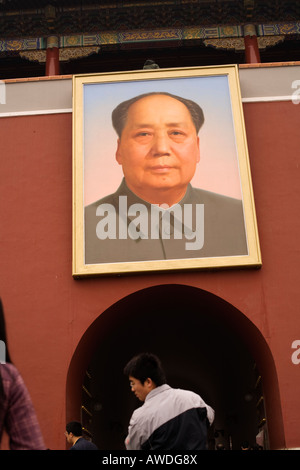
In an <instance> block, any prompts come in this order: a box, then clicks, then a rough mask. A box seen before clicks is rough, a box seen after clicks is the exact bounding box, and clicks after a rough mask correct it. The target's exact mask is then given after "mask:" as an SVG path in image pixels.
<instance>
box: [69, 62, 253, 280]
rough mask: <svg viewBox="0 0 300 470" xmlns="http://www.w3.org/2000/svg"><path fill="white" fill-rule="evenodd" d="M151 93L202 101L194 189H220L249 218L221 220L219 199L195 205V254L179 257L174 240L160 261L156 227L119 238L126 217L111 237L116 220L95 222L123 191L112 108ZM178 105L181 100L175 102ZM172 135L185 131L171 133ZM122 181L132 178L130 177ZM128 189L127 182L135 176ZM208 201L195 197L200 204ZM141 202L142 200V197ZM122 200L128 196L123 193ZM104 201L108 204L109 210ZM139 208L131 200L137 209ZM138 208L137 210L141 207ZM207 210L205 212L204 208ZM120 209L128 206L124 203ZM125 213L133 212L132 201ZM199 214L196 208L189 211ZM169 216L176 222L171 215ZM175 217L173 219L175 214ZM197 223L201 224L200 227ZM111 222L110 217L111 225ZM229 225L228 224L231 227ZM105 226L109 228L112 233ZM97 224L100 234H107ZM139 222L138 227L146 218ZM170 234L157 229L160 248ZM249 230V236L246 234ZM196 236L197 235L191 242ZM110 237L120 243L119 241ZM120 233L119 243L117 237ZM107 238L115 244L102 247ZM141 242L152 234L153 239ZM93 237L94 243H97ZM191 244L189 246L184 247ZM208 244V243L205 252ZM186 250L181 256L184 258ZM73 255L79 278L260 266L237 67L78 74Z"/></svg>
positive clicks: (75, 82)
mask: <svg viewBox="0 0 300 470" xmlns="http://www.w3.org/2000/svg"><path fill="white" fill-rule="evenodd" d="M145 93H154V94H155V95H156V93H160V94H163V95H165V94H166V93H170V94H171V97H170V96H168V98H167V99H168V100H169V103H170V99H171V101H172V100H173V101H172V103H174V95H175V98H176V96H177V97H178V96H179V97H182V98H185V99H188V100H192V101H193V102H196V103H197V104H198V105H199V106H200V107H201V109H202V110H203V113H204V124H203V126H202V128H201V130H200V132H199V136H200V144H199V146H200V162H199V165H197V171H196V173H195V175H194V177H193V180H192V188H196V190H197V194H198V189H199V188H200V191H203V192H205V193H206V192H207V194H209V195H212V196H211V197H212V198H214V195H216V197H217V196H218V195H221V196H222V200H223V197H224V200H226V201H233V200H234V201H239V202H238V204H239V207H241V208H242V217H243V221H242V222H241V220H239V221H238V222H237V220H238V219H235V218H234V216H233V215H232V214H231V212H230V214H231V215H230V216H228V217H227V216H226V219H224V220H225V222H226V223H224V220H223V221H221V219H220V223H219V222H218V220H219V219H218V218H219V215H218V214H221V213H224V214H225V209H222V210H221V209H220V210H219V209H216V211H217V212H213V211H214V209H213V207H217V205H218V203H217V202H214V203H212V204H215V206H213V205H210V202H209V203H208V202H203V204H196V207H197V211H198V209H199V212H197V211H196V213H195V214H196V215H194V216H190V217H194V221H192V222H191V224H194V225H193V227H195V223H196V222H197V223H196V229H195V230H194V231H193V230H192V232H191V233H192V235H191V234H190V235H189V237H190V238H189V240H194V244H195V246H196V248H197V249H196V248H195V249H194V247H193V246H192V245H190V246H191V247H190V248H189V250H190V251H189V252H187V251H186V252H183V254H182V253H181V252H180V248H178V249H177V248H176V247H177V246H178V247H179V242H178V240H176V241H174V247H175V248H174V249H173V248H172V249H173V251H172V249H170V253H171V255H170V256H169V257H168V259H167V257H166V255H165V254H164V255H163V256H165V257H163V256H160V255H159V254H158V253H159V252H158V251H157V253H156V251H155V250H156V248H153V250H152V248H151V244H150V243H152V241H153V240H152V239H151V236H152V234H151V233H150V228H149V234H148V232H147V235H143V234H141V232H139V231H138V226H137V225H138V224H137V223H136V225H135V226H134V230H135V232H134V236H133V235H131V233H132V232H130V231H129V225H128V227H127V228H128V232H127V231H126V233H125V236H124V234H123V235H122V237H121V235H120V230H121V229H120V225H121V219H119V222H118V223H119V229H118V230H119V231H118V230H117V235H116V231H115V232H114V235H111V232H109V230H110V225H109V224H110V220H112V221H113V220H114V219H109V220H108V219H107V220H105V223H104V219H103V216H104V212H103V213H102V219H101V220H102V222H101V224H102V225H101V227H100V225H99V222H97V221H99V220H100V219H99V217H98V216H97V215H96V212H95V210H97V208H98V207H99V208H101V209H102V208H104V209H107V207H109V208H110V207H113V206H112V205H111V204H110V202H111V199H110V198H109V197H108V198H107V195H108V194H117V193H116V191H117V187H118V185H119V183H120V181H121V179H122V178H123V174H122V169H124V168H123V167H122V165H118V164H117V162H116V160H115V158H114V155H115V154H116V150H117V148H118V136H117V134H116V132H115V130H114V129H113V126H112V121H111V113H112V110H113V109H114V108H115V107H116V106H118V104H120V103H121V102H123V101H126V100H130V99H131V98H133V97H136V96H140V95H143V94H145ZM175 101H176V102H177V100H176V99H175ZM144 102H145V100H144ZM179 105H180V106H182V103H179ZM168 109H169V108H168ZM174 135H178V134H177V133H174ZM163 171H164V169H163ZM125 181H126V183H127V180H126V178H125ZM128 187H130V186H129V182H128ZM131 189H132V187H131ZM133 193H134V191H133ZM119 194H121V193H119ZM131 195H132V193H131ZM199 197H200V196H199ZM201 197H202V196H201ZM201 197H200V199H199V200H198V202H199V201H200V202H201V201H202V199H201ZM208 198H210V196H208ZM138 200H139V202H141V199H140V198H139V199H138ZM216 200H217V199H216ZM94 201H98V202H94ZM119 201H121V199H120V198H119ZM203 201H206V199H203ZM208 201H210V199H208ZM126 202H127V199H126ZM149 202H150V203H151V207H154V206H155V203H154V206H153V201H146V202H145V207H146V205H147V204H148V203H149ZM98 203H99V204H98ZM97 204H98V205H97ZM103 204H108V205H107V206H104V205H103ZM187 205H188V204H186V205H183V206H184V207H183V209H184V210H185V209H187ZM191 206H192V204H191ZM87 207H92V208H93V211H92V212H91V210H90V209H87ZM132 207H133V206H129V208H130V209H131V208H132ZM134 207H138V206H135V205H134ZM139 207H140V206H139ZM200 207H202V208H203V211H202V212H201V211H200ZM224 207H225V206H224ZM228 207H229V206H228ZM142 209H143V207H142ZM118 210H119V211H121V209H120V207H119V209H118ZM118 210H117V212H116V213H115V212H113V215H115V217H116V220H117V217H118ZM126 210H128V207H127V206H126ZM193 210H194V209H191V211H193ZM226 210H227V209H226ZM218 211H219V212H218ZM88 213H92V214H93V219H92V222H90V220H91V219H90V216H88V215H87V214H88ZM170 213H171V217H172V216H173V215H174V214H175V212H174V213H173V212H172V208H171V209H170ZM97 214H99V212H97ZM105 214H107V212H105ZM128 214H129V212H128V213H126V216H128ZM135 214H136V215H137V218H138V215H140V214H141V212H135ZM193 214H194V213H193ZM204 214H205V215H204ZM210 214H214V215H213V216H211V218H212V220H213V222H212V225H211V228H210V229H209V227H210V222H207V221H208V220H209V219H208V217H210ZM216 214H217V215H216ZM228 214H229V212H228ZM197 215H198V216H199V225H198V221H197V220H196V217H197ZM94 216H95V219H94ZM88 217H89V218H88ZM97 217H98V218H97ZM168 217H170V216H168ZM174 217H175V216H174ZM206 217H207V218H206ZM137 218H136V220H137ZM143 220H144V219H143ZM151 220H152V219H151ZM168 220H169V222H170V219H168ZM172 220H173V222H174V220H175V219H172ZM200 220H202V222H203V223H202V225H203V227H202V225H201V223H200ZM227 220H228V224H227ZM131 221H132V217H131ZM195 221H196V222H195ZM217 222H218V224H219V225H218V224H217ZM114 223H115V222H112V228H113V227H114ZM94 224H96V225H94ZM174 224H175V222H174ZM237 224H238V225H239V227H243V228H242V230H244V235H240V234H239V233H240V232H239V228H238V227H237V226H236V225H237ZM227 225H228V229H227V228H226V227H227ZM90 226H91V227H92V228H91V229H90ZM104 226H106V229H105V230H106V231H105V230H104ZM99 227H100V228H101V230H102V232H101V233H100V235H99V230H100V228H99ZM149 227H150V226H149ZM123 228H124V227H123ZM139 228H141V224H140V225H139ZM206 228H207V233H206ZM126 230H127V229H126ZM159 230H160V229H159ZM209 230H210V231H209ZM231 230H232V231H231ZM89 231H91V233H92V237H94V238H95V234H96V238H95V242H94V241H93V242H91V241H90V239H91V238H90V234H89ZM181 231H182V234H183V233H184V234H183V235H182V236H183V237H184V236H185V232H183V228H182V229H181ZM108 232H109V234H108V235H107V233H108ZM200 232H201V236H200ZM227 232H228V233H227ZM241 233H242V232H241ZM198 234H199V237H198ZM168 236H169V237H170V235H166V238H164V237H163V236H162V235H161V233H160V232H159V235H157V234H156V235H155V237H156V245H157V246H158V242H157V238H159V239H160V241H159V243H160V244H167V245H166V246H167V247H168V246H171V245H170V241H169V238H168ZM244 236H245V241H244V240H242V239H241V238H242V237H244ZM136 237H137V238H138V242H139V243H136V245H135V244H134V242H133V241H132V240H134V239H135V238H136ZM155 237H154V236H153V237H152V238H153V239H154V238H155ZM174 237H175V235H174ZM186 237H188V235H186ZM191 237H194V239H193V238H191ZM201 237H202V241H201ZM226 237H227V238H228V243H227V245H226V243H225V238H226ZM94 238H93V240H94ZM113 238H114V240H112V239H113ZM116 238H117V239H118V241H117V242H116ZM176 238H180V235H177V237H176ZM198 238H199V239H198ZM108 239H109V243H111V245H108V244H106V243H104V241H105V240H108ZM124 239H126V241H124ZM144 239H147V242H146V243H145V241H144ZM212 240H215V242H214V243H215V246H217V244H218V243H219V242H218V240H220V243H221V244H222V243H223V245H224V246H222V248H219V247H218V248H216V250H215V249H213V248H209V246H210V244H211V246H213V241H212ZM175 242H176V243H177V245H176V243H175ZM92 243H95V244H93V245H92ZM153 243H154V241H153ZM180 243H181V241H180ZM243 243H244V245H243ZM130 244H131V245H134V247H135V246H136V247H137V249H135V248H133V249H132V248H131V245H130ZM129 245H130V246H129ZM143 246H144V247H145V248H143ZM184 246H185V250H187V246H188V245H187V243H185V245H184ZM242 246H246V248H242ZM199 247H201V248H199ZM232 247H233V248H232ZM237 247H239V248H237ZM204 248H205V249H206V248H207V251H206V252H205V250H204ZM143 250H145V251H143ZM203 250H204V251H203ZM209 250H211V251H209ZM235 250H236V252H235ZM138 251H140V254H138ZM165 252H167V251H165ZM165 252H164V253H165ZM191 252H192V253H191ZM110 253H111V254H110ZM177 253H178V254H177ZM179 253H181V254H180V255H179ZM202 253H204V254H202ZM186 254H188V257H186ZM102 257H103V259H102ZM135 257H137V258H135ZM139 257H140V258H139ZM153 257H154V259H153ZM72 258H73V259H72V261H73V263H72V274H73V276H74V277H81V276H95V275H103V274H122V273H134V272H154V271H156V272H159V271H173V270H186V269H193V270H200V269H208V268H210V269H211V268H216V269H217V268H234V267H259V266H261V254H260V246H259V237H258V230H257V221H256V213H255V205H254V198H253V190H252V181H251V172H250V165H249V156H248V149H247V141H246V133H245V125H244V117H243V108H242V100H241V93H240V85H239V76H238V67H237V65H226V66H218V67H215V66H213V67H190V68H176V69H154V70H137V71H131V72H116V73H101V74H85V75H74V76H73V255H72ZM127 258H128V259H127ZM156 258H157V259H156Z"/></svg>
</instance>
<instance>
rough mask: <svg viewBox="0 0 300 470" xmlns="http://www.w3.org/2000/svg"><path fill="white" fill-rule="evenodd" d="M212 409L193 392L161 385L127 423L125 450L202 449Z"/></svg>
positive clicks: (211, 417)
mask: <svg viewBox="0 0 300 470" xmlns="http://www.w3.org/2000/svg"><path fill="white" fill-rule="evenodd" d="M213 419H214V410H213V409H212V408H211V407H210V406H209V405H207V404H206V403H205V402H204V400H203V399H202V398H201V397H200V396H199V395H197V394H196V393H194V392H190V391H188V390H181V389H174V388H171V387H170V386H169V385H167V384H165V385H161V386H160V387H156V388H155V389H153V390H152V391H151V392H150V393H149V394H148V395H147V396H146V400H145V402H144V404H143V406H141V407H140V408H137V409H136V410H135V411H134V413H133V415H132V417H131V420H130V424H129V429H128V436H127V438H126V440H125V445H126V448H127V449H128V450H204V449H206V443H207V442H206V441H207V427H208V425H210V424H212V422H213Z"/></svg>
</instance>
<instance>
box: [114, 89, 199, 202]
mask: <svg viewBox="0 0 300 470" xmlns="http://www.w3.org/2000/svg"><path fill="white" fill-rule="evenodd" d="M112 122H113V126H114V128H115V130H116V132H117V134H118V146H117V151H116V159H117V162H118V163H119V164H120V165H121V166H122V169H123V173H124V176H125V180H126V183H127V185H128V187H129V189H131V190H132V191H133V192H134V193H135V194H136V195H137V196H139V197H141V198H142V199H144V200H146V201H148V202H150V203H153V204H168V205H169V206H170V205H172V204H175V203H176V202H178V201H180V199H182V197H183V196H184V194H185V192H186V188H187V186H188V184H189V182H190V181H191V179H192V178H193V176H194V174H195V171H196V165H197V163H198V162H199V160H200V152H199V137H198V132H199V130H200V128H201V126H202V124H203V122H204V116H203V111H202V109H201V108H200V106H199V105H198V104H197V103H195V102H193V101H191V100H188V99H185V98H182V97H179V96H176V95H172V94H170V93H165V92H153V93H146V94H143V95H139V96H137V97H134V98H132V99H130V100H127V101H125V102H123V103H121V104H119V105H118V106H117V107H116V108H115V109H114V111H113V113H112Z"/></svg>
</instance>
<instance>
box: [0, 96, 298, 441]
mask: <svg viewBox="0 0 300 470" xmlns="http://www.w3.org/2000/svg"><path fill="white" fill-rule="evenodd" d="M244 112H245V122H246V131H247V137H248V146H249V154H250V163H251V169H252V180H253V187H254V197H255V202H256V211H257V218H258V229H259V236H260V243H261V251H262V260H263V266H262V268H261V269H260V270H252V269H250V270H229V271H216V272H198V273H195V272H193V273H192V272H178V273H172V274H171V273H169V274H168V273H162V274H146V275H143V276H139V275H131V276H128V277H127V276H124V277H101V278H95V279H81V280H74V279H73V278H72V275H71V272H72V270H71V262H72V246H71V242H72V200H71V198H72V128H71V120H72V118H71V115H70V114H56V115H47V116H27V117H14V118H13V117H11V118H2V119H1V120H0V139H1V156H0V175H1V198H0V220H1V231H0V237H1V239H0V242H1V245H0V246H1V248H0V249H1V264H0V296H1V297H2V301H3V304H4V308H5V312H6V317H7V326H8V333H9V345H10V350H11V355H12V357H13V360H14V362H15V364H16V365H17V366H18V367H19V369H20V371H21V373H22V375H23V377H24V379H25V381H26V383H27V386H28V388H29V390H30V393H31V395H32V398H33V401H34V404H35V407H36V409H37V413H38V416H39V420H40V423H41V426H42V430H43V434H44V437H45V440H46V444H47V446H48V447H49V448H55V449H64V448H65V438H64V435H63V433H64V429H65V428H64V426H65V412H66V378H67V373H68V368H69V364H70V361H71V358H72V355H73V353H74V350H75V349H76V346H77V344H78V342H79V341H80V338H81V337H82V335H83V334H84V332H85V331H86V330H87V328H88V327H89V325H90V324H91V323H92V322H93V321H94V320H95V319H96V318H97V317H98V316H99V315H100V314H101V312H103V311H105V310H106V309H107V308H109V307H110V306H111V305H112V304H113V303H115V302H117V301H118V300H120V299H122V298H123V297H125V296H127V295H128V294H130V293H133V292H136V291H138V290H139V289H143V288H145V287H149V286H155V285H158V284H170V283H175V284H176V283H180V284H185V285H191V286H195V287H200V288H201V289H204V290H207V291H209V292H212V293H214V294H216V295H218V296H219V297H221V298H223V299H225V300H226V301H227V302H229V303H231V304H232V305H234V306H235V307H236V308H237V309H239V310H240V311H241V312H243V313H244V314H245V315H246V316H247V317H248V318H249V319H250V320H251V321H252V322H253V323H254V325H256V326H257V327H258V329H259V330H260V331H261V332H262V334H263V336H264V337H265V339H266V341H267V343H268V345H269V347H270V350H271V352H272V354H273V358H274V361H275V365H276V368H277V374H278V381H279V392H280V396H281V405H282V413H283V420H284V433H285V444H286V446H287V447H295V446H298V447H300V428H299V422H300V407H299V406H298V400H299V391H300V374H299V368H300V365H295V364H293V363H292V361H291V355H292V352H293V350H292V349H291V345H292V342H293V341H294V340H296V339H300V316H299V314H298V312H299V305H300V290H299V287H298V284H299V265H300V259H299V258H300V256H299V245H298V244H299V239H300V221H299V200H300V198H299V163H300V162H299V148H300V133H299V122H300V119H299V115H300V106H297V105H293V104H292V103H291V102H273V103H253V104H245V105H244ZM116 286H117V288H116Z"/></svg>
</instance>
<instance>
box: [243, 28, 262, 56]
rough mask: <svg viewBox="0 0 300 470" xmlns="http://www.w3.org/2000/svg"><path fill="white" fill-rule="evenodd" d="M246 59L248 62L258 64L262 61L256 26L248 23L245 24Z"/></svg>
mask: <svg viewBox="0 0 300 470" xmlns="http://www.w3.org/2000/svg"><path fill="white" fill-rule="evenodd" d="M244 42H245V59H246V63H247V64H258V63H260V62H261V60H260V53H259V48H258V41H257V36H256V30H255V26H254V25H252V24H248V25H245V26H244Z"/></svg>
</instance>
